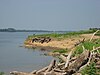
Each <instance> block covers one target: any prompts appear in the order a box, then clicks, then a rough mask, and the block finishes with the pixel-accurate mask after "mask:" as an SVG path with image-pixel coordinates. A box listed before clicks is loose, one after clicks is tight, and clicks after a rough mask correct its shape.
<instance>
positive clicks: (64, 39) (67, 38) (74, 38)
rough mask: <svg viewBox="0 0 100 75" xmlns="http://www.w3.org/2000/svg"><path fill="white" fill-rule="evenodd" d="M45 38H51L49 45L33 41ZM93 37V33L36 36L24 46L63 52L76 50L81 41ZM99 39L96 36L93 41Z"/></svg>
mask: <svg viewBox="0 0 100 75" xmlns="http://www.w3.org/2000/svg"><path fill="white" fill-rule="evenodd" d="M52 35H53V36H52ZM43 36H44V37H47V36H48V37H51V41H50V42H48V43H47V42H44V43H40V42H32V39H33V38H34V37H43ZM91 36H92V33H87V34H83V33H82V34H79V32H77V33H74V34H72V33H68V34H47V35H46V34H44V35H35V36H30V37H28V38H27V39H26V40H25V42H24V46H25V47H28V48H40V49H41V50H61V49H66V50H70V49H72V48H74V46H75V44H77V43H79V42H81V41H86V40H89V39H90V38H91ZM98 38H100V37H99V36H96V35H95V36H94V38H93V39H98Z"/></svg>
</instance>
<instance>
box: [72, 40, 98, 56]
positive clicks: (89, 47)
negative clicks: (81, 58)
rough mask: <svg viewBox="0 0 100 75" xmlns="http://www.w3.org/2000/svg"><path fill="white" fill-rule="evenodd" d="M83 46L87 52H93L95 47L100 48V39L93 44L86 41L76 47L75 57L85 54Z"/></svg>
mask: <svg viewBox="0 0 100 75" xmlns="http://www.w3.org/2000/svg"><path fill="white" fill-rule="evenodd" d="M82 46H84V47H85V49H87V50H93V46H94V47H99V46H100V39H95V40H93V41H91V42H89V41H85V42H84V43H82V44H80V45H79V46H77V47H76V50H75V52H74V53H73V56H77V55H79V54H81V53H82V52H83V48H82ZM99 51H100V50H99Z"/></svg>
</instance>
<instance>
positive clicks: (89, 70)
mask: <svg viewBox="0 0 100 75" xmlns="http://www.w3.org/2000/svg"><path fill="white" fill-rule="evenodd" d="M95 31H96V29H90V30H87V31H78V32H69V33H65V34H57V33H52V34H41V35H30V36H28V39H32V38H33V37H52V38H56V39H64V38H67V37H73V36H79V35H80V34H89V33H94V32H95ZM96 35H98V36H100V31H99V32H98V33H97V34H96ZM82 46H84V48H85V49H86V50H93V48H96V47H100V39H93V40H92V41H89V40H87V41H85V42H83V43H81V44H79V45H78V46H76V48H75V51H74V53H73V57H74V56H79V55H80V54H81V53H82V52H83V47H82ZM98 51H99V53H100V50H98ZM52 52H54V53H55V52H59V53H67V52H68V50H66V49H63V50H53V51H52ZM95 64H96V63H95V62H91V63H90V65H89V66H87V67H85V68H84V69H83V70H82V71H81V74H82V75H99V74H97V72H100V70H99V69H97V68H96V67H95Z"/></svg>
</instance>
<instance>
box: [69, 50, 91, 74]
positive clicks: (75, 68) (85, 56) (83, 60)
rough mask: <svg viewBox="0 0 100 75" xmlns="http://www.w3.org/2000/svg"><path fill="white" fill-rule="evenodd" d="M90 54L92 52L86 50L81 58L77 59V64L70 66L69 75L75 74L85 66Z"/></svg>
mask: <svg viewBox="0 0 100 75" xmlns="http://www.w3.org/2000/svg"><path fill="white" fill-rule="evenodd" d="M89 54H90V52H89V51H88V50H86V51H84V52H83V53H82V54H81V55H80V56H79V57H77V59H76V60H75V62H74V63H72V64H71V65H69V67H68V73H69V74H72V73H75V72H76V71H78V70H79V68H80V67H81V66H83V65H85V64H86V63H87V61H88V57H89Z"/></svg>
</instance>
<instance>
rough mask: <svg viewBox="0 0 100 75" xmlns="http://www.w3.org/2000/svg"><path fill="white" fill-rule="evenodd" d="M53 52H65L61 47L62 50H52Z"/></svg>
mask: <svg viewBox="0 0 100 75" xmlns="http://www.w3.org/2000/svg"><path fill="white" fill-rule="evenodd" d="M53 52H54V53H55V52H59V53H67V50H66V49H62V50H53Z"/></svg>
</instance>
